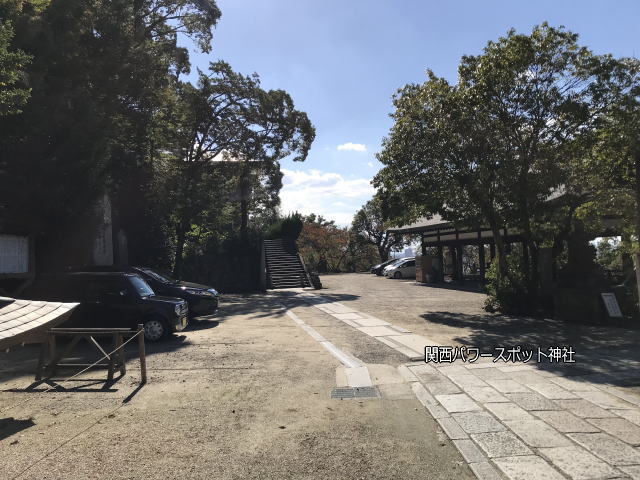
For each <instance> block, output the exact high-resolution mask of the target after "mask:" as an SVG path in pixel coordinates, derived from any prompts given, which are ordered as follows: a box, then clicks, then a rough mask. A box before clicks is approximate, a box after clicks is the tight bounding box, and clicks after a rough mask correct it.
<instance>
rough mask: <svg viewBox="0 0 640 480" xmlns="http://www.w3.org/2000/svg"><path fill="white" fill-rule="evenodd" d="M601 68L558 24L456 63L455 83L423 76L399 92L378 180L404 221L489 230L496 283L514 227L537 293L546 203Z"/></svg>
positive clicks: (582, 133) (588, 113)
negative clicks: (435, 217)
mask: <svg viewBox="0 0 640 480" xmlns="http://www.w3.org/2000/svg"><path fill="white" fill-rule="evenodd" d="M602 69H603V61H602V59H601V58H598V57H596V56H594V55H593V54H592V53H591V52H590V51H589V50H587V49H586V48H584V47H581V46H580V45H578V43H577V35H575V34H573V33H571V32H568V31H566V30H564V29H563V28H557V29H556V28H552V27H550V26H549V25H547V24H543V25H540V26H537V27H534V29H533V31H532V32H531V34H530V35H523V34H517V33H516V32H515V31H513V30H511V31H509V32H508V33H507V35H506V36H505V37H501V38H499V39H498V40H497V41H496V42H489V43H488V44H487V46H486V47H485V49H484V51H483V53H482V54H481V55H478V56H465V57H463V58H462V61H461V63H460V66H459V80H458V83H457V84H455V85H450V84H449V83H448V82H447V81H446V80H444V79H442V78H438V77H436V76H435V75H434V74H433V73H432V72H429V78H428V80H427V81H426V82H425V83H424V84H423V85H409V86H407V87H405V88H404V89H402V90H400V91H399V93H398V95H397V96H396V97H395V100H394V103H395V106H396V111H395V113H394V114H393V118H394V120H395V123H394V126H393V127H392V130H391V134H390V136H389V137H388V138H387V139H386V140H385V141H384V144H383V147H384V148H383V151H382V152H381V154H380V155H379V160H380V161H381V162H382V163H383V164H385V168H384V169H383V170H382V171H381V172H380V173H379V174H378V176H377V177H376V184H377V185H378V186H379V187H381V188H382V189H383V190H384V191H385V192H386V193H387V194H388V195H390V196H391V198H392V199H393V197H394V196H395V197H399V198H400V199H401V202H402V203H405V204H407V205H409V206H410V208H408V210H407V214H406V215H408V216H412V217H414V218H415V217H416V216H417V215H425V216H428V215H431V214H434V213H439V214H441V215H442V217H443V218H444V219H446V220H451V221H453V222H454V223H456V224H458V225H464V226H467V227H471V228H478V227H479V226H481V225H488V226H489V228H490V229H491V230H492V232H493V237H494V241H495V243H496V248H497V257H498V274H497V279H498V282H501V281H503V279H504V278H506V277H509V270H508V268H507V263H506V260H505V254H506V251H505V246H504V242H503V239H502V234H501V231H500V229H501V228H504V227H505V226H506V225H508V226H509V227H511V228H517V229H518V230H520V232H521V233H522V236H523V237H524V239H525V243H526V248H527V250H528V258H530V259H531V261H532V262H534V264H533V268H532V269H531V271H530V272H527V273H530V274H529V275H528V282H529V292H530V293H531V294H532V295H533V296H534V297H535V293H536V288H537V282H538V279H537V269H536V266H535V262H536V260H537V251H538V248H539V247H540V246H541V245H544V244H546V243H549V242H551V243H552V242H553V236H554V235H555V233H557V231H558V230H559V228H560V225H555V226H553V225H552V226H551V228H550V226H549V221H548V218H547V217H548V215H547V213H548V212H547V210H548V207H549V205H548V203H547V199H548V198H549V196H550V195H551V194H552V193H557V192H558V191H559V190H560V189H562V188H563V187H565V186H566V185H567V184H568V183H569V180H570V178H571V167H572V163H571V162H570V158H571V156H570V151H571V148H573V146H574V145H575V143H576V142H579V141H580V140H581V139H585V138H588V137H589V135H590V133H591V132H592V131H593V130H594V129H595V127H596V125H597V119H598V117H599V115H600V114H601V112H602V109H603V107H604V103H603V99H604V97H603V96H602V95H601V92H600V91H599V90H598V88H597V85H598V75H601V74H602ZM396 191H397V193H394V192H396ZM396 203H397V202H396ZM568 211H569V212H571V211H573V210H571V209H569V210H568ZM511 280H514V279H511Z"/></svg>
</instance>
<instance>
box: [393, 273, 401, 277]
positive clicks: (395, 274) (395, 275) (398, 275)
mask: <svg viewBox="0 0 640 480" xmlns="http://www.w3.org/2000/svg"><path fill="white" fill-rule="evenodd" d="M393 278H402V273H400V272H396V273H394V274H393Z"/></svg>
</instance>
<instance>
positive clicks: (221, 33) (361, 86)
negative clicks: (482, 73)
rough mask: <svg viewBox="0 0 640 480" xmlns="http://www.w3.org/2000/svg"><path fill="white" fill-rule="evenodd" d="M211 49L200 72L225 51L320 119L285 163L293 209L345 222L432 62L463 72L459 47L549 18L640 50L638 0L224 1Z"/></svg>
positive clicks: (587, 38) (451, 73) (195, 58)
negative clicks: (401, 92) (399, 98)
mask: <svg viewBox="0 0 640 480" xmlns="http://www.w3.org/2000/svg"><path fill="white" fill-rule="evenodd" d="M217 3H218V6H219V7H220V9H221V10H222V18H221V19H220V22H219V24H218V26H217V27H216V30H215V33H214V39H213V50H212V52H210V53H209V54H206V55H205V54H201V53H198V52H192V53H191V63H192V65H193V71H194V72H195V71H196V69H197V68H200V69H202V70H206V69H207V67H208V64H209V62H210V61H215V60H218V59H222V60H225V61H227V62H229V63H230V64H231V66H232V67H233V68H234V69H235V70H236V71H239V72H241V73H244V74H249V73H254V72H255V73H258V75H259V76H260V78H261V84H262V87H263V88H265V89H284V90H286V91H287V92H288V93H289V94H290V95H291V97H292V98H293V100H294V102H295V105H296V108H297V109H298V110H302V111H305V112H306V113H307V114H308V116H309V118H310V120H311V121H312V123H313V124H314V126H315V128H316V139H315V142H314V144H313V146H312V149H311V151H310V153H309V156H308V157H307V159H306V161H305V162H295V163H294V162H293V161H291V160H288V159H285V160H284V161H283V162H282V170H283V172H284V180H283V182H284V186H283V189H282V191H281V192H280V197H281V201H282V204H281V210H282V212H283V213H284V214H286V213H289V212H293V211H299V212H301V213H304V214H308V213H316V214H320V215H323V216H324V217H325V218H328V219H332V220H335V221H336V223H338V224H339V225H342V226H346V225H348V224H349V223H350V221H351V219H352V218H353V215H354V214H355V212H356V211H357V210H358V209H359V208H360V207H361V206H362V205H363V204H364V203H365V202H366V201H367V200H369V199H370V198H371V196H372V195H373V194H374V192H375V190H374V188H373V186H372V185H371V183H370V182H371V179H372V178H373V176H374V175H375V174H376V173H377V171H378V170H379V169H380V168H381V167H382V165H381V164H380V163H379V162H378V161H377V160H376V158H375V154H376V152H378V151H379V150H380V145H381V141H382V139H383V138H384V136H385V135H386V134H387V133H388V131H389V128H390V127H391V125H392V119H391V118H390V117H389V114H390V113H392V111H393V105H392V96H393V94H394V92H395V91H396V90H397V89H399V88H401V87H402V86H403V85H406V84H407V83H417V82H423V81H424V80H425V79H426V77H425V71H426V70H427V69H431V70H433V71H434V72H435V73H436V74H437V75H439V76H443V77H445V78H447V79H448V80H449V81H450V82H455V80H456V72H457V66H458V63H459V60H460V57H461V56H462V55H465V54H472V55H473V54H479V53H481V51H482V48H483V47H484V46H485V45H486V43H487V41H489V40H495V39H497V38H498V37H500V36H501V35H504V34H505V33H506V32H507V30H508V29H510V28H515V29H516V30H517V31H518V32H523V33H529V32H530V31H531V29H532V27H533V26H534V25H538V24H540V23H542V22H544V21H547V22H548V23H549V24H551V25H552V26H560V25H564V26H565V27H567V28H568V29H569V30H571V31H573V32H575V33H578V34H580V42H581V43H582V44H583V45H585V46H587V47H589V48H591V49H592V50H593V51H594V52H595V53H611V54H613V55H615V56H640V36H639V35H638V30H639V25H640V0H610V1H608V2H606V1H603V0H601V1H592V0H553V1H547V0H542V1H541V0H536V1H525V0H521V1H515V0H508V1H507V0H484V1H478V0H457V1H430V0H429V1H428V0H421V1H419V0H396V1H392V0H386V1H384V0H339V1H338V0H320V1H318V0H217Z"/></svg>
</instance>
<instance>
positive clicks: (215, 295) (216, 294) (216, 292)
mask: <svg viewBox="0 0 640 480" xmlns="http://www.w3.org/2000/svg"><path fill="white" fill-rule="evenodd" d="M207 291H208V292H209V293H211V295H213V296H214V297H217V296H218V291H217V290H216V289H215V288H210V289H209V290H207Z"/></svg>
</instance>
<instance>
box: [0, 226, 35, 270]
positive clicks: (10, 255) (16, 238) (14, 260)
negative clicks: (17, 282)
mask: <svg viewBox="0 0 640 480" xmlns="http://www.w3.org/2000/svg"><path fill="white" fill-rule="evenodd" d="M6 273H29V238H28V237H23V236H20V235H4V234H0V274H6Z"/></svg>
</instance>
